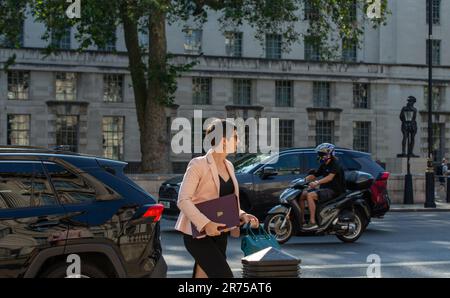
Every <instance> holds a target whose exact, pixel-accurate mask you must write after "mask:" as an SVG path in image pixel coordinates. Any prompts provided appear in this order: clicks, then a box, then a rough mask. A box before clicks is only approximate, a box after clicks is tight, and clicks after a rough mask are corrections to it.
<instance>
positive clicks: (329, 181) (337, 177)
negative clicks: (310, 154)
mask: <svg viewBox="0 0 450 298" xmlns="http://www.w3.org/2000/svg"><path fill="white" fill-rule="evenodd" d="M315 151H316V153H317V158H318V160H319V162H320V167H319V168H318V169H317V170H315V171H312V172H311V174H310V175H308V176H307V177H306V182H309V185H308V186H309V189H308V190H305V191H303V193H302V195H301V196H300V201H299V204H300V208H301V212H302V219H301V220H302V224H303V223H304V222H305V218H304V216H305V201H306V200H307V201H308V207H309V211H310V221H309V223H308V224H306V225H304V226H303V230H306V231H311V230H316V229H318V225H317V223H316V217H315V214H316V201H319V202H326V201H329V200H332V199H334V198H336V197H338V196H339V195H341V194H342V193H344V191H345V176H344V170H343V168H342V166H341V165H340V163H339V160H338V159H337V158H336V157H335V146H334V145H333V144H329V143H323V144H320V145H319V146H317V147H316V149H315ZM317 177H323V178H322V179H320V180H317ZM319 186H320V188H319Z"/></svg>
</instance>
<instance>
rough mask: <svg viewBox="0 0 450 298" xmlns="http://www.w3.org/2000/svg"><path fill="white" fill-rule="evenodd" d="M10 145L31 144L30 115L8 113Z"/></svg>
mask: <svg viewBox="0 0 450 298" xmlns="http://www.w3.org/2000/svg"><path fill="white" fill-rule="evenodd" d="M7 127H8V142H7V143H8V145H14V146H28V145H30V115H13V114H9V115H8V124H7Z"/></svg>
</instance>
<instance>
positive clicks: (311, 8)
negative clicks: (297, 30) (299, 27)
mask: <svg viewBox="0 0 450 298" xmlns="http://www.w3.org/2000/svg"><path fill="white" fill-rule="evenodd" d="M304 1H305V2H304V3H305V10H304V12H305V20H312V21H314V20H317V19H318V18H319V8H318V7H317V6H315V5H314V3H313V1H311V0H304Z"/></svg>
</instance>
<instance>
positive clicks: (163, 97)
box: [0, 0, 388, 172]
mask: <svg viewBox="0 0 450 298" xmlns="http://www.w3.org/2000/svg"><path fill="white" fill-rule="evenodd" d="M373 1H375V2H376V1H381V4H382V5H381V8H382V9H381V10H380V13H381V15H380V16H381V17H380V18H376V19H371V20H367V17H366V16H365V14H363V16H362V17H360V18H358V19H355V18H354V17H353V11H354V9H355V5H356V6H357V7H358V8H360V11H364V12H365V11H367V8H368V7H369V5H370V4H369V3H367V1H366V0H173V1H170V0H81V5H82V6H81V18H79V19H77V18H73V19H69V18H68V17H67V16H66V14H65V11H66V9H67V8H68V6H69V5H70V3H67V2H66V0H0V35H3V36H4V38H5V39H6V40H8V41H9V42H10V44H11V43H12V44H15V45H16V46H18V37H19V34H20V31H21V30H20V27H21V26H22V23H23V21H24V19H25V17H26V12H28V13H30V14H31V15H32V16H33V17H34V18H35V20H36V21H38V22H42V23H44V24H45V25H46V28H47V29H46V32H45V34H44V35H43V36H42V39H44V40H49V39H50V38H51V37H53V38H60V37H61V36H62V35H63V33H64V29H65V28H67V26H72V27H75V28H76V30H77V34H76V39H77V40H78V41H79V43H80V47H79V49H78V50H79V51H82V50H84V49H86V48H87V47H88V46H90V45H92V44H96V45H98V46H101V47H102V46H105V45H106V44H107V42H108V41H110V40H114V39H115V30H116V28H117V26H118V25H122V26H123V29H124V38H125V44H126V48H127V52H128V58H129V71H130V74H131V78H132V86H133V90H134V96H135V105H136V112H137V119H138V123H139V130H140V140H141V144H140V147H141V153H142V170H143V171H145V172H167V171H169V170H170V167H169V162H168V154H169V152H167V142H169V140H168V135H167V130H166V127H165V126H166V118H165V113H164V110H165V107H166V106H170V105H171V104H173V100H174V92H175V91H176V81H177V77H178V76H180V75H181V74H182V73H183V72H184V71H187V70H189V69H190V68H191V67H193V66H194V64H192V63H191V64H188V63H186V64H181V65H179V64H174V63H172V62H171V59H172V58H173V56H172V55H171V54H170V53H168V51H167V35H166V25H167V24H172V23H175V22H185V21H188V20H190V21H193V22H197V23H199V24H201V23H204V22H206V21H207V20H208V14H209V13H211V12H217V13H219V15H220V18H219V22H220V24H221V28H222V30H223V31H225V30H229V29H230V28H236V27H238V26H240V25H242V24H249V25H250V26H251V27H252V28H253V29H254V30H255V36H256V37H257V38H258V39H259V40H260V41H261V44H262V45H263V42H264V37H265V35H266V34H268V33H269V34H270V33H277V34H282V42H283V49H284V50H285V51H288V50H289V46H290V45H292V44H293V43H295V42H298V41H301V40H303V38H304V37H307V38H309V39H312V40H313V41H314V43H315V44H317V45H318V46H320V48H321V50H322V51H321V55H322V56H323V58H324V59H328V60H329V59H333V58H336V57H337V54H336V53H337V46H336V44H337V43H336V42H335V41H336V40H337V39H342V38H346V39H347V40H352V41H354V42H356V43H358V42H359V41H360V40H361V36H362V34H363V29H364V26H365V25H368V24H369V25H373V26H378V25H380V24H382V23H383V22H384V21H385V20H386V15H387V13H388V12H387V0H373ZM305 10H306V11H305ZM305 12H309V13H310V14H309V17H308V21H309V26H307V27H308V30H306V31H305V32H298V31H296V27H295V26H296V24H297V23H298V22H300V21H303V20H304V16H305ZM139 33H146V34H147V36H148V38H149V42H148V46H145V47H144V46H142V45H141V44H140V42H139ZM45 51H46V52H47V53H49V54H50V53H55V54H56V52H57V49H56V48H55V45H52V44H51V43H49V46H48V47H47V48H46V49H45ZM13 59H14V57H11V60H10V61H8V63H6V64H7V65H8V64H10V63H13Z"/></svg>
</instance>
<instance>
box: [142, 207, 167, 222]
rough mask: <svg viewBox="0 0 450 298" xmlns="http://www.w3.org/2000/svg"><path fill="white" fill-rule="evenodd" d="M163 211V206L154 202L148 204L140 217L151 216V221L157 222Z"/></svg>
mask: <svg viewBox="0 0 450 298" xmlns="http://www.w3.org/2000/svg"><path fill="white" fill-rule="evenodd" d="M163 211H164V206H163V205H161V204H156V205H152V206H150V207H149V208H148V209H147V211H145V213H144V215H143V216H142V217H144V218H146V217H153V222H158V221H160V219H161V216H162V214H163Z"/></svg>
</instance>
